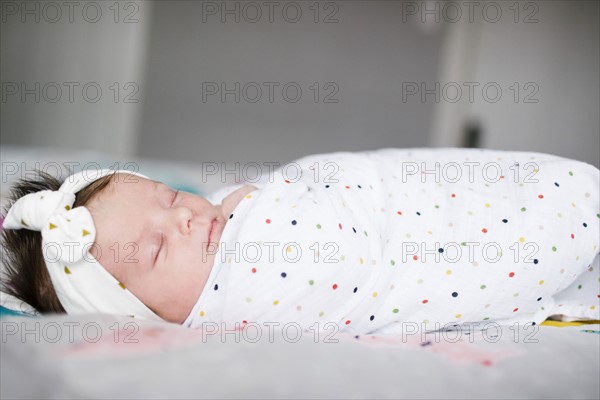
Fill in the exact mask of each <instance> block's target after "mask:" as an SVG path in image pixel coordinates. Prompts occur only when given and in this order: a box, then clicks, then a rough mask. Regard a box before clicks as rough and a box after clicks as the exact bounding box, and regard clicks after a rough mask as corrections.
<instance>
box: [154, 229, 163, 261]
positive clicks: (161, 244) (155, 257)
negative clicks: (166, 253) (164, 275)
mask: <svg viewBox="0 0 600 400" xmlns="http://www.w3.org/2000/svg"><path fill="white" fill-rule="evenodd" d="M164 239H165V235H163V234H162V233H161V234H160V244H159V245H158V251H157V252H156V255H155V256H154V263H155V264H156V260H158V255H159V254H160V252H161V250H162V246H163V241H164Z"/></svg>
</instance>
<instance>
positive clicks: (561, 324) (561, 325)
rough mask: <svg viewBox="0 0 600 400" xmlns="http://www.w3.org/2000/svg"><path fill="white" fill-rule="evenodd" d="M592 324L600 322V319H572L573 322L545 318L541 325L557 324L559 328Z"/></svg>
mask: <svg viewBox="0 0 600 400" xmlns="http://www.w3.org/2000/svg"><path fill="white" fill-rule="evenodd" d="M590 324H600V320H597V319H592V320H588V321H571V322H563V321H553V320H550V319H547V320H545V321H544V322H542V323H541V324H540V325H544V326H556V327H558V328H564V327H565V326H580V325H590Z"/></svg>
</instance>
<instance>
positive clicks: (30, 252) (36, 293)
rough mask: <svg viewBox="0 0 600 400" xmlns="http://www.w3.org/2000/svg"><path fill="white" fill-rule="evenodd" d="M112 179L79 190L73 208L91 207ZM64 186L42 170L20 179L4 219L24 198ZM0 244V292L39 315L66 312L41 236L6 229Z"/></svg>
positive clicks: (106, 178)
mask: <svg viewBox="0 0 600 400" xmlns="http://www.w3.org/2000/svg"><path fill="white" fill-rule="evenodd" d="M111 177H112V174H111V175H108V176H105V177H103V178H100V179H98V180H97V181H94V182H92V183H91V184H90V185H89V186H87V187H85V188H84V189H82V190H81V191H79V192H78V193H77V194H76V197H75V203H74V204H73V208H75V207H79V206H84V205H86V204H88V203H89V202H90V201H91V200H92V199H93V198H94V197H96V196H97V195H98V194H100V193H101V192H102V191H103V190H104V189H105V188H106V187H107V186H108V184H109V183H110V180H111ZM61 184H62V182H61V181H59V180H58V179H56V178H55V177H53V176H52V175H49V174H47V173H45V172H43V171H36V178H34V179H28V178H23V179H20V180H18V181H17V182H16V183H15V184H14V185H13V187H12V189H11V193H10V195H9V201H8V207H6V208H5V209H4V210H2V215H3V217H6V214H7V213H8V210H9V209H10V207H12V205H13V204H14V203H15V202H16V201H17V200H18V199H20V198H21V197H23V196H25V195H27V194H29V193H34V192H39V191H41V190H55V191H56V190H58V189H59V188H60V186H61ZM0 241H1V243H2V247H3V252H4V253H5V257H4V260H3V263H4V273H3V275H2V277H1V285H0V290H2V291H3V292H5V293H8V294H10V295H12V296H14V297H16V298H18V299H19V300H21V301H24V302H25V303H27V304H29V305H30V306H32V307H33V308H35V309H36V310H37V311H39V312H40V313H64V312H65V309H64V308H63V306H62V305H61V304H60V301H59V300H58V296H57V295H56V291H55V290H54V287H53V285H52V281H51V279H50V274H49V273H48V270H47V267H46V263H45V261H44V256H43V254H42V234H41V233H40V232H38V231H32V230H29V229H18V230H14V229H3V230H2V232H1V238H0Z"/></svg>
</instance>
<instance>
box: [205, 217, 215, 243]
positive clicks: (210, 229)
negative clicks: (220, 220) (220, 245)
mask: <svg viewBox="0 0 600 400" xmlns="http://www.w3.org/2000/svg"><path fill="white" fill-rule="evenodd" d="M216 223H217V219H216V218H215V219H213V220H212V222H211V223H210V227H209V228H208V240H207V242H208V243H207V244H206V247H207V248H208V246H209V245H210V244H211V243H212V242H213V241H212V235H213V232H214V230H215V224H216Z"/></svg>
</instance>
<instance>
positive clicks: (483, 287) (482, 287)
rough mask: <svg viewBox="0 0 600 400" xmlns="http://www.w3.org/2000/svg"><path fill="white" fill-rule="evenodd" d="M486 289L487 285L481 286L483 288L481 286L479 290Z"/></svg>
mask: <svg viewBox="0 0 600 400" xmlns="http://www.w3.org/2000/svg"><path fill="white" fill-rule="evenodd" d="M486 287H487V286H485V285H481V286H479V289H481V290H483V289H485V288H486Z"/></svg>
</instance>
